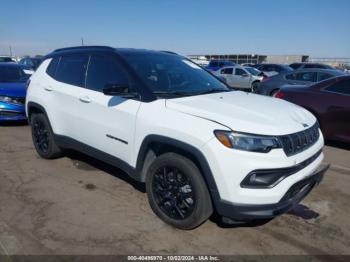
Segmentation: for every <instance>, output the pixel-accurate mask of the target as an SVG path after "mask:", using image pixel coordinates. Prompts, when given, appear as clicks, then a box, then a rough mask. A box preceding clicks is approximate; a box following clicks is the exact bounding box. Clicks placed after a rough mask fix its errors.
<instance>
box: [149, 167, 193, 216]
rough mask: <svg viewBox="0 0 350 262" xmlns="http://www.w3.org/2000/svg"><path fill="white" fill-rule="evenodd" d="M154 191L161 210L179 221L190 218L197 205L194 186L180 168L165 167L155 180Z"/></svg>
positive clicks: (156, 174) (160, 170)
mask: <svg viewBox="0 0 350 262" xmlns="http://www.w3.org/2000/svg"><path fill="white" fill-rule="evenodd" d="M152 189H153V192H154V195H155V200H156V202H157V205H158V206H159V208H160V209H161V210H162V211H163V212H164V213H165V214H166V215H167V216H169V217H171V218H173V219H177V220H182V219H185V218H188V217H189V216H190V215H191V214H192V213H193V210H194V207H195V204H196V198H195V194H194V192H193V186H192V184H191V181H190V179H189V177H188V176H186V174H184V173H182V172H181V171H180V170H179V169H178V168H176V167H171V166H163V167H161V168H159V169H158V170H157V171H156V173H155V175H154V179H153V183H152Z"/></svg>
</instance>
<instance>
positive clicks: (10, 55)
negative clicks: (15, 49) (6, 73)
mask: <svg viewBox="0 0 350 262" xmlns="http://www.w3.org/2000/svg"><path fill="white" fill-rule="evenodd" d="M9 48H10V56H11V57H12V47H11V46H9Z"/></svg>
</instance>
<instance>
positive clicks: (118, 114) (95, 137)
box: [78, 53, 141, 162]
mask: <svg viewBox="0 0 350 262" xmlns="http://www.w3.org/2000/svg"><path fill="white" fill-rule="evenodd" d="M106 84H116V85H118V84H120V85H125V84H127V85H129V87H130V88H131V89H132V86H133V85H134V84H133V83H132V79H131V78H130V77H129V76H128V74H127V72H126V71H125V70H124V69H123V67H122V66H121V65H120V63H119V60H118V58H117V57H116V56H115V55H114V54H102V53H101V54H92V55H91V56H90V59H89V65H88V70H87V74H86V88H85V89H83V90H82V91H81V92H80V94H79V99H80V100H79V106H78V110H79V112H81V117H80V121H79V127H80V130H81V132H80V133H79V137H80V140H81V141H82V142H83V143H85V144H88V145H90V146H92V147H94V148H96V149H99V150H101V151H103V152H106V153H108V154H110V155H113V156H115V157H117V158H119V159H121V160H123V161H125V162H129V158H130V154H131V149H132V147H133V142H134V130H135V122H136V115H137V112H138V109H139V107H140V104H141V102H140V101H138V100H135V99H126V98H122V97H119V96H107V95H104V94H103V88H104V87H105V86H106Z"/></svg>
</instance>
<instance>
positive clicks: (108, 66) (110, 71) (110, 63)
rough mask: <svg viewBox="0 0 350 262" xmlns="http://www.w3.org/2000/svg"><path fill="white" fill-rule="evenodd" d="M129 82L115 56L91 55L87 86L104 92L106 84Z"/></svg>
mask: <svg viewBox="0 0 350 262" xmlns="http://www.w3.org/2000/svg"><path fill="white" fill-rule="evenodd" d="M128 82H129V81H128V78H127V75H126V73H125V71H124V70H123V69H122V67H121V66H120V65H119V63H118V61H117V60H116V59H115V58H113V57H109V56H102V55H93V56H91V58H90V62H89V68H88V71H87V77H86V88H88V89H91V90H94V91H99V92H102V90H103V89H104V88H105V86H106V84H128Z"/></svg>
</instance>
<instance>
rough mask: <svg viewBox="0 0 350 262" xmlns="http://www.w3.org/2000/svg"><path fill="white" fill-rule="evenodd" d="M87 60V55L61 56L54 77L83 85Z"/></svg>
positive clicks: (76, 84) (65, 81) (71, 83)
mask: <svg viewBox="0 0 350 262" xmlns="http://www.w3.org/2000/svg"><path fill="white" fill-rule="evenodd" d="M87 61H88V56H87V55H69V56H62V57H61V59H60V62H59V64H58V67H57V70H56V74H55V79H56V80H57V81H60V82H63V83H66V84H70V85H75V86H80V87H83V86H84V81H85V71H86V65H87Z"/></svg>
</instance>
